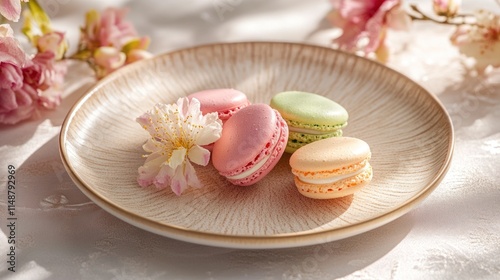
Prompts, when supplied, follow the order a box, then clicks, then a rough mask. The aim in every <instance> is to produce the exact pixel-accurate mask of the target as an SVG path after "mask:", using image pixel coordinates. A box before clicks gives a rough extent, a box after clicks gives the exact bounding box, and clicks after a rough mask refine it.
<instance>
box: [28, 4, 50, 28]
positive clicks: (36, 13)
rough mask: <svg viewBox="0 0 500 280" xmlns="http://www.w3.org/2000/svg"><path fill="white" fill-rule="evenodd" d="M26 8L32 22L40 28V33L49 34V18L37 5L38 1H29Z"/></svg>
mask: <svg viewBox="0 0 500 280" xmlns="http://www.w3.org/2000/svg"><path fill="white" fill-rule="evenodd" d="M28 8H29V10H30V11H31V14H32V18H33V21H34V22H35V23H36V24H37V25H38V26H39V27H40V30H41V31H42V33H43V34H45V33H49V32H51V31H52V29H51V28H50V18H49V16H48V15H47V13H45V11H44V10H43V8H42V7H41V6H40V4H38V1H36V0H30V1H29V2H28Z"/></svg>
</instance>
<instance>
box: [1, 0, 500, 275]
mask: <svg viewBox="0 0 500 280" xmlns="http://www.w3.org/2000/svg"><path fill="white" fill-rule="evenodd" d="M429 2H430V1H420V2H419V3H421V5H422V6H423V7H427V8H429ZM464 2H465V9H467V10H474V9H476V8H479V7H483V8H486V9H491V10H495V11H496V12H497V13H500V6H499V5H497V4H495V1H494V0H483V1H467V0H465V1H464ZM43 3H44V5H45V7H46V8H47V11H48V12H49V14H50V15H51V17H52V18H53V23H54V26H55V27H56V28H59V29H62V30H65V31H66V32H67V35H68V37H69V38H70V42H71V44H72V48H71V50H74V48H75V45H76V42H77V39H78V26H79V25H81V24H82V23H83V14H84V12H85V11H86V10H88V9H90V8H95V9H98V10H99V9H103V8H104V7H105V6H107V5H116V6H128V7H130V14H129V17H128V18H129V19H130V20H131V21H133V22H134V23H135V25H136V27H137V29H138V30H139V32H140V33H141V34H143V35H149V36H150V37H151V39H152V45H151V47H150V50H151V51H152V52H153V53H163V52H167V51H170V50H173V49H179V48H183V47H189V46H194V45H198V44H204V43H209V42H229V41H253V40H258V41H291V42H307V43H311V44H319V45H328V44H329V43H330V40H331V38H332V37H333V36H334V35H335V34H336V31H335V30H333V29H331V28H329V26H328V25H327V24H325V23H326V22H325V21H324V16H325V15H326V13H327V12H328V11H329V9H330V4H329V2H328V1H326V0H314V1H301V0H287V1H285V0H272V1H268V0H254V1H250V0H211V1H193V0H191V1H174V0H170V1H153V0H143V1H125V0H121V1H117V0H115V1H97V0H87V1H66V0H64V1H63V0H46V1H43ZM221 7H225V8H226V9H223V8H221ZM451 32H452V27H450V26H443V25H438V24H433V23H428V22H416V23H414V24H413V27H412V30H411V31H410V32H409V33H395V32H391V33H390V34H389V38H388V39H389V41H390V44H391V46H392V55H391V59H390V61H389V63H388V65H389V66H390V67H393V68H395V69H397V70H398V71H400V72H403V73H405V74H406V75H408V76H409V77H411V78H412V79H414V80H415V81H416V82H418V83H420V84H422V85H423V86H424V87H426V88H427V89H428V90H429V91H431V92H432V93H433V94H435V95H437V97H438V98H439V99H440V100H441V101H442V102H443V104H444V105H445V107H446V109H447V110H448V112H449V114H450V115H451V117H452V119H453V122H454V127H455V132H456V142H455V144H456V146H455V154H454V158H453V161H452V165H451V168H450V170H449V172H448V174H447V175H446V177H445V179H444V180H443V182H442V183H441V184H440V186H439V187H438V188H437V189H436V190H435V191H434V192H433V193H432V194H431V195H430V197H428V198H427V199H426V200H425V201H424V202H423V203H422V204H421V205H419V206H418V207H417V208H415V209H413V210H412V211H411V212H410V213H408V214H406V215H404V216H403V217H401V218H399V219H397V220H396V221H394V222H391V223H389V224H387V225H385V226H383V227H380V228H378V229H375V230H372V231H369V232H367V233H364V234H361V235H358V236H354V237H351V238H347V239H344V240H340V241H335V242H331V243H326V244H321V245H316V246H309V247H302V248H289V249H273V250H235V249H227V248H216V247H208V246H201V245H196V244H190V243H185V242H181V241H177V240H173V239H169V238H166V237H162V236H158V235H155V234H152V233H149V232H147V231H144V230H141V229H139V228H136V227H134V226H132V225H129V224H127V223H125V222H123V221H121V220H119V219H118V218H115V217H114V216H112V215H110V214H108V213H107V212H105V211H104V210H102V209H101V208H99V207H98V206H97V205H95V204H94V203H92V202H91V201H90V200H89V199H88V198H87V197H86V196H84V195H83V194H82V193H81V192H80V191H79V189H78V188H77V187H76V186H75V185H74V183H73V182H72V181H71V179H70V178H69V176H68V175H67V174H66V172H65V171H64V168H63V165H62V163H61V160H60V157H59V150H58V133H59V130H60V127H61V123H62V121H63V120H64V117H65V115H66V113H67V112H68V110H69V109H70V108H71V106H72V104H74V102H75V101H76V100H78V98H79V97H81V96H82V94H84V93H85V91H86V89H88V88H89V87H90V86H91V85H92V84H93V83H94V80H93V79H92V78H91V73H90V72H89V71H88V69H87V68H86V66H85V65H82V64H72V65H71V67H70V73H69V75H68V76H67V79H66V87H65V92H64V100H63V102H62V105H61V106H60V107H58V108H57V109H56V110H55V111H51V112H47V113H44V114H43V115H42V116H41V118H39V119H37V120H33V121H29V122H23V123H22V124H19V125H16V126H1V127H0V135H1V136H0V176H1V177H0V178H1V181H0V197H1V198H0V209H1V211H0V213H1V215H0V221H1V224H2V226H1V233H0V252H1V255H0V278H2V279H336V278H341V279H500V257H499V256H500V177H499V176H498V171H499V170H500V160H499V155H500V70H499V69H497V70H495V71H493V72H492V73H489V74H488V75H487V76H477V75H474V74H473V73H472V72H470V71H467V69H466V68H465V67H464V65H463V63H462V61H463V60H461V59H460V58H459V53H458V51H457V50H456V48H454V47H453V46H452V45H451V44H450V42H449V40H448V37H449V35H450V34H451ZM8 165H13V166H15V167H16V171H17V173H16V179H17V181H16V184H17V188H16V209H15V211H16V216H17V221H16V230H15V234H16V252H15V253H16V272H15V273H12V272H10V271H8V270H7V268H8V267H9V263H7V261H8V258H9V256H7V254H8V253H9V244H8V237H9V236H10V230H9V229H8V228H7V227H6V226H7V224H8V220H7V202H6V200H7V191H6V189H7V168H8Z"/></svg>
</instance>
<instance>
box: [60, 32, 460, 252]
mask: <svg viewBox="0 0 500 280" xmlns="http://www.w3.org/2000/svg"><path fill="white" fill-rule="evenodd" d="M227 45H267V46H273V45H281V46H286V45H295V46H300V47H304V48H318V49H321V50H322V51H328V52H335V53H340V54H342V55H346V56H349V57H351V58H354V59H361V60H364V61H365V63H371V64H375V65H377V66H376V67H382V68H384V69H385V70H386V71H389V72H391V73H392V74H393V75H397V76H399V77H400V78H402V79H405V80H406V81H407V82H409V83H411V84H412V85H413V86H416V87H418V88H419V89H420V92H422V93H420V94H425V95H426V96H427V97H430V99H431V100H432V101H433V102H434V103H435V104H436V105H437V106H438V108H439V110H440V111H441V112H442V114H443V116H444V117H445V119H446V121H447V124H448V125H449V130H450V131H449V132H450V133H449V135H450V137H449V139H448V151H447V152H446V160H445V161H444V163H443V164H442V165H441V166H440V169H439V171H438V172H437V173H436V176H434V177H433V180H432V181H431V182H430V183H429V184H427V186H426V187H425V188H423V189H422V190H421V191H420V192H418V193H417V194H415V195H414V196H413V197H412V198H411V199H408V200H406V202H405V203H404V204H402V205H401V206H399V207H398V208H395V209H393V210H391V211H389V212H387V213H384V214H382V215H379V216H377V217H374V218H372V219H369V220H365V221H363V222H360V223H356V224H352V225H347V226H344V227H341V228H336V229H329V230H323V231H319V232H318V231H312V230H310V231H300V232H295V233H283V234H275V235H268V236H266V235H258V236H253V235H235V234H221V233H212V232H204V231H198V230H193V229H189V228H183V227H180V226H176V225H169V224H165V223H161V222H159V221H155V220H152V219H150V218H147V217H144V216H142V215H139V214H136V213H133V212H130V211H127V210H126V209H123V207H120V206H119V205H117V204H116V203H114V202H113V201H111V200H109V199H108V198H106V197H105V196H102V195H100V194H99V193H96V192H95V190H93V188H92V187H90V186H88V185H87V184H86V183H85V182H84V180H82V178H80V177H79V176H78V174H77V172H76V171H75V170H74V168H73V166H72V165H71V163H70V162H69V160H68V155H67V153H66V152H67V149H66V145H65V142H66V137H67V133H68V129H69V125H70V123H71V120H72V119H73V118H74V116H75V114H76V112H77V111H78V109H79V108H80V107H81V106H82V105H83V104H85V102H86V100H87V99H89V98H90V97H91V96H92V95H93V94H95V93H96V92H97V91H98V90H99V89H100V88H101V87H103V86H104V85H106V84H107V83H109V82H111V81H113V80H115V79H116V78H118V77H120V76H122V75H124V74H126V73H127V71H133V69H134V68H140V67H141V65H142V64H146V63H148V61H149V60H155V59H160V58H162V57H168V56H172V55H175V54H176V53H182V52H191V51H196V50H197V49H203V48H213V47H217V46H219V47H222V46H227ZM454 142H455V135H454V128H453V123H452V120H451V117H450V115H449V114H448V112H447V110H446V108H445V107H444V105H443V104H442V103H441V101H440V100H439V99H438V98H437V97H436V96H435V95H434V94H432V93H430V92H429V91H428V90H427V89H425V88H424V87H423V86H421V85H420V84H418V83H417V82H415V81H413V80H412V79H411V78H409V77H408V76H406V75H405V74H403V73H400V72H398V71H396V70H395V69H392V68H390V67H388V66H386V65H384V64H382V63H380V62H378V61H374V60H371V59H368V58H365V57H360V56H357V55H355V54H352V53H348V52H344V51H341V50H337V49H332V48H328V47H324V46H318V45H312V44H307V43H292V42H266V41H248V42H230V43H210V44H202V45H196V46H192V47H188V48H181V49H176V50H173V51H169V52H164V53H161V54H158V55H155V56H153V57H151V58H148V59H145V60H141V61H138V62H136V63H132V64H130V65H127V66H125V67H123V68H121V69H119V70H117V71H115V72H113V73H111V74H110V75H108V76H106V77H105V78H103V79H101V80H99V81H98V82H97V83H96V84H95V85H93V86H92V87H91V88H89V89H88V90H87V91H86V92H85V93H84V94H83V95H82V96H81V97H80V98H79V99H78V100H77V101H76V102H75V103H74V104H73V105H72V107H71V108H70V110H69V111H68V114H67V115H66V117H65V119H64V121H63V123H62V125H61V130H60V133H59V154H60V157H61V160H62V163H63V166H64V168H65V169H66V171H67V173H68V174H69V176H70V177H71V179H72V181H73V182H74V183H75V185H76V186H77V187H78V188H79V189H80V191H82V192H83V193H84V194H85V195H86V196H87V197H88V198H90V199H91V200H92V201H93V202H94V203H96V204H97V205H98V206H99V207H101V208H103V209H104V210H106V211H107V212H108V213H110V214H112V215H113V216H115V217H118V218H119V219H121V220H123V221H125V222H127V223H129V224H132V225H134V226H136V227H139V228H141V229H144V230H147V231H150V232H153V233H156V234H159V235H163V236H166V237H170V238H174V239H177V240H182V241H186V242H191V243H196V244H201V245H209V246H218V247H227V248H239V249H271V248H290V247H299V246H307V245H314V244H319V243H325V242H330V241H335V240H340V239H344V238H347V237H351V236H354V235H358V234H361V233H364V232H367V231H370V230H373V229H375V228H378V227H380V226H382V225H385V224H387V223H389V222H392V221H394V220H395V219H397V218H399V217H401V216H403V215H404V214H406V213H408V212H409V211H410V210H412V209H413V208H414V207H415V206H417V205H418V204H419V203H420V202H422V201H423V200H424V199H425V198H427V197H428V196H429V195H430V194H431V193H432V192H433V191H434V190H435V189H436V188H437V186H438V185H439V184H440V183H441V181H442V180H443V179H444V177H445V175H446V173H447V171H448V170H449V167H450V165H451V160H452V157H453V153H454V144H455V143H454ZM319 239H322V240H324V242H318V240H319Z"/></svg>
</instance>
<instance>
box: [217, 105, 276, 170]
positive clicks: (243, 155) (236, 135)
mask: <svg viewBox="0 0 500 280" xmlns="http://www.w3.org/2000/svg"><path fill="white" fill-rule="evenodd" d="M276 123H277V118H276V113H275V111H274V110H273V109H271V107H269V106H268V105H266V104H253V105H250V106H247V107H245V108H243V109H241V110H240V111H238V112H237V113H236V114H234V115H233V116H232V117H231V118H230V119H229V120H228V121H227V122H226V123H225V124H224V127H223V129H222V135H221V137H220V138H219V140H217V141H216V142H215V144H214V147H213V152H212V163H213V165H214V167H215V168H216V169H217V170H218V171H219V173H221V174H222V175H223V176H231V175H233V174H238V173H241V172H242V171H243V170H246V169H248V167H249V166H251V165H253V164H254V163H255V162H258V161H259V160H260V159H262V158H264V157H265V156H266V155H265V154H264V153H263V150H264V147H266V145H268V143H269V142H270V140H271V139H272V137H273V134H275V133H276V130H277V128H276Z"/></svg>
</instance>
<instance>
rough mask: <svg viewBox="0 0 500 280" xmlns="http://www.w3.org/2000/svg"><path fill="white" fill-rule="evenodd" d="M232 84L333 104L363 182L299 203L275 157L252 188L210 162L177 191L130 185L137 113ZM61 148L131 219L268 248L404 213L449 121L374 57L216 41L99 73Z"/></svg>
mask: <svg viewBox="0 0 500 280" xmlns="http://www.w3.org/2000/svg"><path fill="white" fill-rule="evenodd" d="M231 87H232V88H235V89H238V90H241V91H243V92H245V93H246V94H247V96H248V97H249V99H250V101H252V102H253V103H269V102H270V99H271V97H272V96H273V95H274V94H276V93H278V92H280V91H285V90H300V91H309V92H314V93H317V94H321V95H324V96H327V97H329V98H331V99H333V100H334V101H336V102H337V103H339V104H341V105H342V106H344V107H345V108H346V109H347V111H348V112H349V117H350V118H349V124H348V126H347V127H346V128H345V129H344V135H345V136H352V137H358V138H360V139H363V140H364V141H366V142H367V143H368V144H369V145H370V146H371V149H372V154H373V155H372V160H371V161H370V162H371V164H372V166H373V170H374V179H373V181H372V182H371V183H370V185H368V186H367V187H365V188H364V189H362V190H361V191H359V192H357V193H356V194H354V195H352V196H349V197H345V198H341V199H334V200H327V201H318V200H312V199H308V198H306V197H303V196H302V195H300V194H299V193H298V191H297V190H296V188H295V186H294V183H293V175H292V173H291V171H290V167H289V165H288V160H289V156H288V155H285V156H284V157H283V158H282V159H281V160H280V162H279V163H278V165H277V166H276V167H275V169H274V170H273V171H272V172H271V173H270V174H269V175H268V176H267V177H266V178H265V179H263V180H261V181H260V182H259V183H257V184H256V185H254V186H250V187H236V186H232V185H231V184H229V183H228V182H226V181H225V179H224V178H222V177H220V176H219V175H218V174H217V172H216V171H215V169H214V168H213V167H212V165H211V164H209V165H208V166H206V167H198V168H197V172H198V176H199V178H200V180H201V181H202V183H203V185H204V187H203V188H202V189H196V190H191V191H188V192H186V193H184V194H183V195H182V196H180V197H177V196H175V195H174V194H173V193H172V192H171V191H170V190H169V189H168V190H162V191H159V190H156V189H155V188H154V187H150V188H141V187H139V186H138V184H137V183H136V177H137V168H138V167H139V166H141V165H142V164H143V162H144V158H142V155H143V151H142V148H141V146H142V144H143V143H144V141H145V140H146V139H147V137H148V135H147V133H146V132H145V131H144V130H143V129H142V128H141V127H140V126H139V125H138V124H137V123H136V122H135V118H136V117H137V116H139V115H141V114H142V113H143V112H145V111H146V110H148V109H150V108H151V107H152V106H153V105H154V104H155V103H158V102H163V103H172V102H175V101H176V100H177V99H178V98H179V97H182V96H186V95H187V94H189V93H192V92H195V91H199V90H204V89H210V88H231ZM60 149H61V157H62V160H63V162H64V164H65V167H66V169H67V170H68V173H69V174H70V176H71V177H72V179H73V180H74V181H75V183H76V184H77V185H78V187H79V188H80V189H81V190H82V192H84V193H85V194H86V195H87V196H89V198H91V199H92V200H93V201H94V202H96V203H97V204H98V205H100V206H101V207H102V208H104V209H105V210H107V211H108V212H110V213H112V214H113V215H115V216H117V217H119V218H121V219H123V220H125V221H127V222H129V223H131V224H133V225H136V226H138V227H141V228H143V229H146V230H149V231H152V232H155V233H158V234H161V235H164V236H168V237H172V238H176V239H180V240H184V241H189V242H195V243H200V244H206V245H214V246H225V247H234V248H277V247H293V246H303V245H310V244H318V243H323V242H328V241H332V240H337V239H341V238H345V237H349V236H352V235H355V234H358V233H361V232H365V231H368V230H370V229H373V228H375V227H378V226H381V225H383V224H385V223H388V222H390V221H392V220H394V219H396V218H398V217H399V216H401V215H403V214H404V213H406V212H408V211H409V210H410V209H411V208H412V207H414V206H415V205H416V204H417V203H419V202H420V201H422V200H423V199H424V198H425V197H426V196H427V195H429V194H430V192H431V191H432V190H433V189H434V188H435V187H436V186H437V185H438V184H439V182H440V181H441V179H442V178H443V176H444V174H445V173H446V171H447V168H448V165H449V162H450V159H451V155H452V151H453V128H452V125H451V121H450V118H449V116H448V114H447V113H446V111H445V110H444V108H443V107H442V105H441V104H440V103H439V102H438V101H437V100H436V98H435V97H433V96H432V95H431V94H429V93H428V92H427V91H426V90H424V89H423V88H422V87H420V86H418V85H417V84H415V83H414V82H412V81H411V80H409V79H407V78H406V77H404V76H402V75H400V74H399V73H397V72H395V71H393V70H391V69H388V68H386V67H384V66H382V65H380V64H377V63H375V62H372V61H369V60H366V59H362V58H359V57H356V56H354V55H350V54H345V53H342V52H338V51H335V50H332V49H327V48H322V47H316V46H308V45H302V44H288V43H235V44H215V45H207V46H200V47H196V48H191V49H185V50H180V51H176V52H172V53H169V54H164V55H160V56H157V57H155V58H153V59H149V60H145V61H141V62H138V63H135V64H132V65H130V66H129V67H126V68H124V69H122V70H120V71H117V72H116V73H113V74H112V75H110V76H108V77H107V78H105V79H104V80H102V81H101V82H100V83H98V84H97V85H96V86H95V87H94V88H93V89H91V90H90V91H89V92H88V93H87V94H86V95H85V96H84V97H83V98H82V99H81V100H80V101H79V102H77V104H76V105H75V106H74V107H73V108H72V110H71V111H70V113H69V114H68V116H67V118H66V120H65V122H64V124H63V127H62V130H61V135H60Z"/></svg>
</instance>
